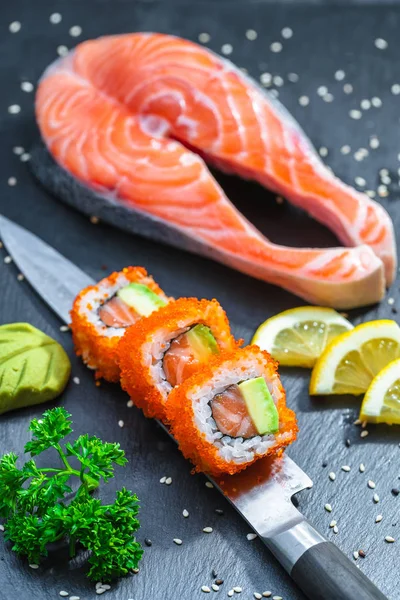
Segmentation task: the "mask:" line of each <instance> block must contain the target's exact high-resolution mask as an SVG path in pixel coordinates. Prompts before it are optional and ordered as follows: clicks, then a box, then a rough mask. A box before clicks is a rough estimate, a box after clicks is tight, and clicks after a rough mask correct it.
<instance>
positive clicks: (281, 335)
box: [251, 306, 353, 367]
mask: <svg viewBox="0 0 400 600" xmlns="http://www.w3.org/2000/svg"><path fill="white" fill-rule="evenodd" d="M352 328H353V325H352V324H351V323H350V322H349V321H347V319H345V318H344V317H342V316H341V315H339V313H337V312H336V311H335V310H333V309H332V308H322V307H319V306H301V307H299V308H292V309H291V310H285V311H284V312H282V313H279V314H278V315H276V316H275V317H271V318H270V319H267V320H266V321H265V322H264V323H262V324H261V325H260V327H259V328H258V329H257V331H256V333H255V334H254V337H253V339H252V342H251V343H252V344H257V345H258V346H259V347H260V348H261V349H262V350H267V351H268V352H269V353H270V354H271V355H272V356H273V357H274V358H275V359H276V360H278V361H279V362H280V364H281V365H283V366H288V367H313V366H314V364H315V362H316V360H317V358H318V357H319V356H320V354H321V352H322V351H323V350H324V348H325V346H326V345H327V344H329V343H330V342H331V341H332V340H333V339H334V338H335V337H337V336H338V335H339V334H341V333H343V332H344V331H349V330H350V329H352Z"/></svg>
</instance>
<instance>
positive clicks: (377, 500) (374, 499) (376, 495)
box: [373, 494, 379, 504]
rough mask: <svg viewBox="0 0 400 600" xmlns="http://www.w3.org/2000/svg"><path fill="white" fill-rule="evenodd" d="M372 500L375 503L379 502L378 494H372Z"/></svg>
mask: <svg viewBox="0 0 400 600" xmlns="http://www.w3.org/2000/svg"><path fill="white" fill-rule="evenodd" d="M373 501H374V502H375V504H378V502H379V496H378V494H374V497H373Z"/></svg>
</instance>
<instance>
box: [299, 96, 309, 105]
mask: <svg viewBox="0 0 400 600" xmlns="http://www.w3.org/2000/svg"><path fill="white" fill-rule="evenodd" d="M299 104H300V106H308V105H309V104H310V98H309V97H308V96H300V98H299Z"/></svg>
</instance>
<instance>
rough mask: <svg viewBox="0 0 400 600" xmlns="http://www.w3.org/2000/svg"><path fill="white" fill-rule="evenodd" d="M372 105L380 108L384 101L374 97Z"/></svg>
mask: <svg viewBox="0 0 400 600" xmlns="http://www.w3.org/2000/svg"><path fill="white" fill-rule="evenodd" d="M371 104H372V106H374V107H375V108H380V107H381V106H382V100H381V99H380V98H378V97H377V96H374V97H373V98H371Z"/></svg>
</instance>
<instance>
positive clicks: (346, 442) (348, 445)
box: [344, 439, 351, 448]
mask: <svg viewBox="0 0 400 600" xmlns="http://www.w3.org/2000/svg"><path fill="white" fill-rule="evenodd" d="M344 444H345V446H346V448H350V446H351V441H350V440H349V439H347V440H346V441H345V443H344Z"/></svg>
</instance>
